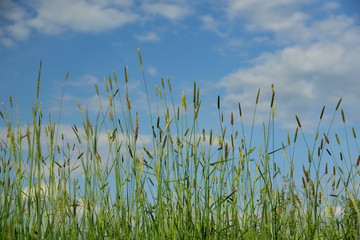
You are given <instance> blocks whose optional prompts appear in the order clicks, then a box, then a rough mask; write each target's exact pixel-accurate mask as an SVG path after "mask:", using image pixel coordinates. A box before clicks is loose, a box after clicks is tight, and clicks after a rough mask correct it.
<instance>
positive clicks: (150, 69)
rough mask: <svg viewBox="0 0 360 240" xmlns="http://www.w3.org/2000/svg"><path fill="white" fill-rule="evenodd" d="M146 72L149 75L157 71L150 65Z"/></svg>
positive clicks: (153, 74)
mask: <svg viewBox="0 0 360 240" xmlns="http://www.w3.org/2000/svg"><path fill="white" fill-rule="evenodd" d="M148 72H149V73H150V75H151V76H155V75H156V74H157V73H158V71H157V69H156V68H155V67H153V66H151V65H150V66H149V67H148Z"/></svg>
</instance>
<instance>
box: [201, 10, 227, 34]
mask: <svg viewBox="0 0 360 240" xmlns="http://www.w3.org/2000/svg"><path fill="white" fill-rule="evenodd" d="M200 19H201V21H202V23H203V28H204V29H206V30H209V31H212V32H214V33H216V35H218V36H220V37H226V34H225V33H223V32H222V31H220V23H219V21H217V20H216V19H214V18H213V17H212V16H210V15H205V16H202V17H201V18H200Z"/></svg>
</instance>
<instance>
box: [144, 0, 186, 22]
mask: <svg viewBox="0 0 360 240" xmlns="http://www.w3.org/2000/svg"><path fill="white" fill-rule="evenodd" d="M141 8H142V10H143V11H144V12H146V13H149V14H151V15H158V16H162V17H164V18H168V19H171V20H178V19H182V18H184V17H185V16H187V15H188V14H190V13H191V11H190V10H189V8H188V7H187V5H186V3H185V2H182V3H181V2H180V3H177V4H175V3H164V2H162V3H149V2H147V3H144V4H143V5H142V6H141Z"/></svg>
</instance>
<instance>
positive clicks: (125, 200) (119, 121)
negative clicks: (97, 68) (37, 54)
mask: <svg viewBox="0 0 360 240" xmlns="http://www.w3.org/2000/svg"><path fill="white" fill-rule="evenodd" d="M139 57H140V64H141V69H142V72H143V76H144V86H145V90H146V94H147V102H148V109H149V110H148V111H149V120H148V121H149V125H148V126H150V129H146V127H147V126H145V125H141V126H139V122H140V121H139V119H138V118H139V116H138V113H134V112H133V110H132V105H131V104H132V103H131V96H130V93H129V90H128V85H129V84H131V82H130V81H129V77H128V70H127V68H125V89H120V87H119V85H120V83H119V82H118V79H117V76H116V75H115V72H114V73H113V76H110V75H109V78H108V79H104V85H105V88H106V95H107V96H109V98H108V101H109V102H108V104H106V106H105V105H102V103H101V101H100V96H101V94H100V92H99V89H98V86H97V85H96V84H95V91H96V93H97V95H98V97H99V101H100V109H99V112H98V114H97V118H96V120H95V121H91V120H90V117H89V114H88V113H87V111H86V109H83V107H84V106H81V105H80V103H79V102H77V104H78V109H79V115H81V116H82V119H83V123H82V126H77V125H75V124H74V125H72V130H73V134H74V136H75V137H76V138H75V139H76V141H77V142H76V144H70V143H69V142H67V140H66V139H64V137H63V135H62V134H61V129H60V127H59V126H60V119H61V118H60V115H61V112H60V113H59V119H58V121H57V123H54V122H53V120H52V119H51V115H50V114H49V122H48V123H47V124H45V123H44V122H43V121H44V116H43V113H42V111H41V104H40V103H39V101H38V100H39V91H40V90H41V89H40V87H39V84H40V72H41V65H40V70H39V78H38V85H37V95H36V99H35V103H34V105H33V116H32V117H33V118H32V119H31V121H32V122H31V124H28V126H26V127H22V126H20V124H19V120H18V116H19V114H20V113H19V112H18V106H17V104H14V103H13V100H12V99H11V97H10V111H7V110H6V107H5V105H3V108H2V111H1V112H0V113H1V118H2V120H3V121H2V124H4V125H2V128H6V129H7V131H6V132H7V134H6V136H4V137H3V138H2V139H1V142H0V147H1V156H0V157H1V166H0V167H1V169H0V197H1V198H0V204H1V207H0V209H1V215H0V217H1V222H0V234H1V236H0V238H1V239H16V238H26V239H45V238H46V239H53V238H56V239H58V238H62V239H68V238H72V239H77V238H86V239H95V238H96V239H98V238H108V239H112V238H119V239H259V238H261V239H358V238H359V237H360V230H359V229H360V224H359V217H360V213H359V207H360V202H359V196H358V195H359V194H358V190H359V182H358V180H359V175H360V172H359V169H358V165H359V163H360V156H359V154H360V153H359V148H358V144H357V138H356V132H355V129H354V128H352V129H351V134H350V133H348V132H347V131H348V127H347V125H346V120H345V115H344V113H343V110H341V118H342V123H343V125H344V134H345V137H346V143H345V144H343V143H341V142H340V141H339V138H338V136H337V134H335V133H333V132H332V130H331V126H332V124H333V121H334V117H335V116H336V115H337V114H340V113H339V111H340V103H341V99H340V100H339V102H338V104H337V106H336V108H335V111H334V113H333V117H332V120H331V122H330V124H329V127H328V130H327V131H326V132H319V131H320V123H321V121H322V117H323V114H324V109H325V107H324V108H323V109H322V111H321V114H320V117H319V124H318V127H317V130H316V134H315V138H314V142H313V143H312V144H311V143H309V142H308V139H306V138H305V134H304V133H303V129H302V125H301V121H300V119H301V116H300V117H298V116H296V117H294V121H296V122H297V124H298V128H297V129H296V132H295V135H294V136H290V135H289V134H288V135H287V139H285V140H283V141H278V139H275V137H274V135H275V133H274V130H275V127H274V116H275V114H276V103H275V100H274V99H275V98H274V96H275V91H274V88H273V87H272V93H273V94H272V98H271V102H270V103H269V116H268V120H267V122H266V123H264V124H263V125H262V126H261V127H262V129H261V130H262V132H263V144H262V145H253V144H254V142H256V141H254V138H253V130H254V128H255V127H256V126H255V124H254V122H255V116H256V110H257V108H256V106H257V105H258V101H259V94H260V89H259V91H258V92H257V94H255V95H254V101H255V109H254V113H253V121H252V126H251V134H250V136H246V135H245V132H244V128H245V126H244V124H243V114H244V113H243V112H242V110H241V105H240V103H239V104H238V106H237V107H238V112H237V113H233V112H232V113H231V118H230V120H229V122H230V125H228V126H227V125H225V123H224V115H223V113H222V106H221V101H220V97H218V102H217V108H218V117H219V126H214V128H212V129H210V130H208V132H206V131H205V130H204V129H203V128H202V127H201V126H199V120H198V114H199V111H200V107H201V98H200V90H199V88H197V86H196V84H195V83H194V92H193V96H191V97H190V98H189V97H187V96H185V94H184V93H183V94H182V99H181V106H180V105H179V107H177V106H176V105H175V102H176V101H175V100H174V98H173V93H172V89H171V85H170V81H169V79H167V81H164V79H163V78H162V79H161V86H160V87H156V105H157V106H151V104H150V100H149V93H148V88H147V86H146V80H145V75H144V70H143V65H142V60H141V56H140V52H139ZM67 78H68V74H67V75H66V79H67ZM65 85H66V80H65ZM188 99H189V100H190V102H188ZM118 105H119V106H118ZM60 109H61V107H60ZM119 109H120V110H119ZM154 109H156V110H157V111H155V110H154ZM13 112H15V113H16V119H15V120H13V119H12V117H11V116H12V114H10V113H13ZM10 115H11V116H10ZM236 119H237V120H236ZM239 119H240V120H239ZM238 128H239V130H237V129H238ZM102 132H106V134H107V140H108V148H107V153H106V154H104V153H103V152H101V151H100V149H99V146H98V143H99V137H100V134H101V133H102ZM142 133H148V134H150V135H151V136H152V139H151V142H150V144H145V143H143V141H142ZM43 135H45V136H46V137H45V138H41V136H43ZM330 136H334V137H335V138H334V139H333V138H332V137H331V142H330V140H329V138H330ZM300 137H301V138H302V139H303V140H304V142H305V145H306V147H307V156H308V157H307V159H305V160H304V159H300V160H299V159H297V158H296V155H295V146H296V142H297V141H299V138H300ZM44 141H45V143H44ZM349 141H353V142H354V144H353V145H355V146H356V147H357V149H350V146H353V145H350V143H349ZM283 142H284V143H283ZM279 144H280V145H279ZM44 146H46V149H44ZM275 146H282V147H280V148H275ZM335 148H336V149H338V148H339V149H340V150H341V151H340V155H338V153H337V151H336V150H335ZM24 149H26V151H25V150H24ZM279 152H282V153H283V154H284V157H285V160H284V159H283V158H282V159H281V161H287V165H288V167H287V168H286V169H280V164H279V161H280V160H279V161H278V160H277V157H278V156H280V155H279V154H277V153H279ZM354 152H355V155H354ZM324 156H327V157H326V158H325V157H324ZM337 156H339V157H337ZM358 156H359V157H358ZM295 161H301V162H302V163H303V164H302V168H301V169H294V168H295V167H294V166H295ZM326 161H327V162H326ZM79 170H81V172H82V175H80V179H79V174H76V171H79ZM294 171H296V173H294ZM300 171H301V173H300ZM295 175H298V176H300V182H299V181H298V180H297V179H296V176H295Z"/></svg>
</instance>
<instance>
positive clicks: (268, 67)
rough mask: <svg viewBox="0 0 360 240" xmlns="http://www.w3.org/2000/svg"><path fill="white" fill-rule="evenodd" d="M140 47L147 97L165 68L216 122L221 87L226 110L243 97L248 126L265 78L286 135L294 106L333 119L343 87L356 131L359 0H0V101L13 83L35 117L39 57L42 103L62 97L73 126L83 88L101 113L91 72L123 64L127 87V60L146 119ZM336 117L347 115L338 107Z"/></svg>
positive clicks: (23, 113)
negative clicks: (196, 93)
mask: <svg viewBox="0 0 360 240" xmlns="http://www.w3.org/2000/svg"><path fill="white" fill-rule="evenodd" d="M138 49H140V51H141V55H142V60H143V66H144V74H145V77H146V81H147V86H148V88H149V92H150V95H151V96H152V98H151V99H154V96H155V84H157V86H161V80H160V79H161V76H163V77H164V78H165V79H166V78H169V79H170V81H171V84H172V85H171V86H172V91H173V93H174V99H175V100H176V104H177V105H181V94H182V92H183V91H184V93H185V94H186V96H187V98H188V100H189V101H191V96H192V91H193V83H194V81H196V84H197V86H198V87H199V88H200V98H201V100H202V106H201V109H200V112H201V115H200V121H201V123H202V124H203V125H202V126H203V127H204V128H206V129H209V128H212V127H213V126H219V121H218V112H217V97H218V95H220V98H221V107H222V112H223V113H224V117H225V118H226V119H229V118H230V112H234V113H236V114H235V115H236V116H238V110H237V109H238V103H239V102H240V103H241V107H242V112H243V115H244V120H245V123H246V124H247V126H250V125H251V119H252V114H253V111H254V106H255V100H256V94H257V91H258V89H259V88H260V89H261V92H260V98H259V104H258V107H257V115H256V116H257V119H256V121H255V124H256V126H259V128H260V132H261V128H262V126H261V124H262V122H264V121H266V119H267V116H268V114H269V105H270V99H271V94H272V90H271V85H272V84H273V85H274V90H275V92H276V94H275V101H276V103H277V108H276V118H275V121H276V128H277V129H278V131H279V136H282V137H283V136H285V135H284V134H285V133H286V132H290V133H291V134H293V133H294V131H295V128H296V127H297V122H296V119H295V114H297V115H298V116H299V119H300V121H301V124H302V127H303V129H304V131H305V133H306V134H310V135H311V134H312V135H314V131H315V130H316V126H317V124H318V119H319V116H320V113H321V109H322V107H323V106H324V105H325V106H326V109H325V112H324V117H323V122H324V125H325V126H327V125H326V124H329V122H330V120H331V117H332V114H333V112H334V109H335V107H336V104H337V103H338V101H339V99H340V98H342V102H341V107H340V108H341V109H343V111H344V113H345V116H346V123H347V125H348V126H349V127H351V126H354V128H355V130H357V131H360V126H359V122H360V111H359V108H358V103H359V102H360V94H359V92H360V79H359V76H360V2H359V1H358V0H346V1H345V0H334V1H330V0H327V1H323V0H303V1H296V0H272V1H268V0H217V1H213V0H209V1H200V0H192V1H187V0H176V1H173V0H158V1H155V0H144V1H130V0H62V1H56V0H30V1H12V0H0V83H1V88H0V102H2V103H4V105H5V106H6V108H7V109H9V96H10V95H11V96H12V99H14V101H15V99H16V100H17V101H18V104H19V112H20V122H21V125H23V124H28V123H29V122H31V106H32V104H33V103H34V100H35V95H36V82H37V76H38V70H39V64H40V59H42V72H41V82H40V97H39V98H40V101H41V102H42V111H43V113H48V112H52V113H53V114H54V115H56V114H57V112H59V109H60V108H59V106H60V99H61V98H62V100H63V103H62V120H61V124H63V125H64V126H70V125H72V124H73V123H74V122H76V123H79V122H81V119H82V118H81V114H80V113H79V110H78V109H77V103H76V100H78V101H79V102H80V104H81V105H82V106H83V108H84V109H85V106H87V108H88V110H89V112H91V113H94V114H95V115H96V113H97V111H98V110H99V104H98V102H97V96H96V91H95V87H94V84H95V83H97V85H98V86H99V88H100V90H102V92H105V91H104V89H105V87H104V76H105V77H106V78H108V75H109V74H111V75H112V74H113V71H115V72H116V74H117V77H118V79H119V82H121V84H122V86H123V87H124V86H125V80H124V66H128V69H129V92H130V99H131V101H132V104H133V106H134V108H135V111H138V112H140V118H141V119H144V121H146V120H145V119H146V116H144V115H145V114H146V111H147V110H146V109H147V105H146V94H145V88H144V84H143V79H142V72H141V66H140V63H139V58H138ZM68 71H69V77H68V80H67V83H66V86H65V90H64V96H63V97H62V91H63V85H64V81H65V76H66V74H67V72H68ZM122 94H124V89H122ZM104 96H105V95H104ZM104 99H106V96H105V98H104ZM151 101H152V100H151ZM1 109H2V110H3V107H2V108H1ZM44 115H46V116H47V114H44ZM237 120H238V121H239V119H238V118H237ZM333 127H334V128H335V129H336V128H341V127H342V125H341V115H340V113H338V114H337V115H336V117H335V123H334V125H333ZM214 128H215V127H214ZM0 129H1V132H2V134H3V135H4V134H5V125H4V122H1V123H0ZM324 129H327V128H326V127H325V128H324ZM341 129H342V128H341ZM68 130H69V128H68ZM350 131H351V130H349V134H350V133H351V132H350ZM68 134H69V135H70V134H71V131H68ZM144 134H145V133H144ZM144 138H145V137H144ZM285 140H286V139H281V140H280V141H284V142H285ZM341 140H343V138H342V139H341ZM149 141H150V140H149V139H148V140H146V141H145V142H149ZM277 145H278V146H281V145H280V143H278V144H277ZM305 152H307V151H305Z"/></svg>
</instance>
